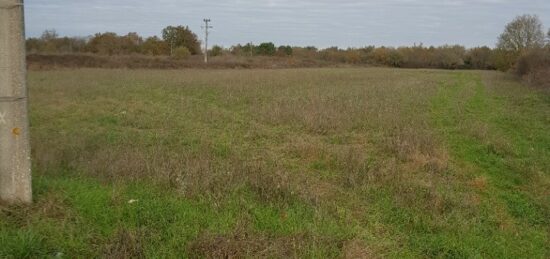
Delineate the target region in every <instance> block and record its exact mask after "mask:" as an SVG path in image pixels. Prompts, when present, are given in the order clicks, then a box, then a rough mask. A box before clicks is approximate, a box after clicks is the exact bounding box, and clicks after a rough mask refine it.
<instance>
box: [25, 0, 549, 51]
mask: <svg viewBox="0 0 550 259" xmlns="http://www.w3.org/2000/svg"><path fill="white" fill-rule="evenodd" d="M25 3H26V22H27V35H28V36H29V37H35V36H39V35H40V34H41V33H42V31H43V30H45V29H56V30H57V32H58V33H59V34H60V35H62V36H86V35H91V34H94V33H96V32H106V31H111V32H116V33H119V34H126V33H128V32H138V33H139V34H141V35H143V36H152V35H160V31H161V30H162V28H164V27H165V26H166V25H179V24H182V25H188V26H189V27H190V28H191V30H193V31H194V32H195V33H197V34H198V35H199V37H200V38H201V39H202V32H201V22H202V19H203V18H205V17H208V18H211V19H212V25H213V26H214V29H213V30H212V34H211V38H210V42H212V44H219V45H224V46H230V45H233V44H236V43H246V42H254V43H260V42H266V41H272V42H274V43H276V44H277V45H283V44H284V45H287V44H288V45H296V46H306V45H314V46H317V47H330V46H339V47H360V46H365V45H386V46H402V45H412V44H414V43H420V42H422V43H424V44H425V45H442V44H447V43H449V44H462V45H466V46H468V47H472V46H481V45H488V46H494V45H495V42H496V38H497V37H498V35H499V34H500V33H501V32H502V30H503V27H504V25H505V24H506V23H507V22H509V21H511V20H512V19H513V18H514V17H515V16H517V15H520V14H524V13H529V14H537V15H539V17H540V18H541V20H542V21H543V22H544V24H545V25H546V26H550V0H385V1H382V0H363V1H351V0H339V1H336V0H334V1H333V0H210V1H207V0H200V1H199V0H26V1H25ZM546 28H548V27H546Z"/></svg>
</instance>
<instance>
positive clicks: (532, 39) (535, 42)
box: [498, 14, 544, 52]
mask: <svg viewBox="0 0 550 259" xmlns="http://www.w3.org/2000/svg"><path fill="white" fill-rule="evenodd" d="M542 46H544V31H543V30H542V22H541V21H540V19H539V17H538V16H537V15H529V14H525V15H522V16H518V17H516V18H515V19H514V20H513V21H512V22H511V23H509V24H507V25H506V28H505V29H504V32H503V33H502V34H501V35H500V37H499V38H498V48H500V49H504V50H508V51H514V52H522V51H523V50H526V49H532V48H537V47H542Z"/></svg>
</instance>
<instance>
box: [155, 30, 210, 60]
mask: <svg viewBox="0 0 550 259" xmlns="http://www.w3.org/2000/svg"><path fill="white" fill-rule="evenodd" d="M162 39H164V41H166V42H167V43H168V45H169V46H170V49H171V53H172V54H173V51H174V50H175V49H176V48H178V47H186V48H187V49H188V50H189V51H190V52H191V54H192V55H197V54H201V53H202V51H201V44H200V41H199V40H198V37H197V35H196V34H195V33H193V32H192V31H191V30H190V29H189V27H187V26H168V27H166V28H164V29H163V30H162Z"/></svg>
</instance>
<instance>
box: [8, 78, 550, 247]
mask: <svg viewBox="0 0 550 259" xmlns="http://www.w3.org/2000/svg"><path fill="white" fill-rule="evenodd" d="M29 88H30V97H31V133H32V148H33V167H34V170H33V191H34V203H33V204H32V205H30V206H8V205H0V244H2V245H1V246H0V257H1V258H4V257H7V258H32V257H56V256H61V257H67V258H73V257H108V258H121V257H122V258H124V257H126V258H128V257H151V258H181V257H194V258H196V257H199V258H202V257H214V258H218V257H277V258H281V257H285V258H286V257H299V258H304V257H305V258H338V257H346V258H360V257H392V258H402V257H412V258H416V257H436V258H471V257H474V258H525V257H527V258H548V257H550V193H549V191H548V190H550V170H549V168H550V134H548V133H549V132H550V93H548V92H547V91H542V90H536V89H532V88H529V87H527V86H524V85H522V84H521V83H519V82H517V81H516V80H515V79H513V78H511V77H509V76H508V75H506V74H502V73H497V72H481V71H461V72H458V71H456V72H455V71H438V70H396V69H380V68H369V69H295V70H185V71H153V70H92V69H85V70H57V71H44V72H31V73H29Z"/></svg>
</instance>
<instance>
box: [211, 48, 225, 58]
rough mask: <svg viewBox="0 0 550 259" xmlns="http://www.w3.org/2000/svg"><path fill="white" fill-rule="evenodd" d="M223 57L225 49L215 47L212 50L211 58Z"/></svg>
mask: <svg viewBox="0 0 550 259" xmlns="http://www.w3.org/2000/svg"><path fill="white" fill-rule="evenodd" d="M221 55H223V48H222V47H220V46H218V45H214V46H213V47H212V49H211V50H210V56H212V57H217V56H221Z"/></svg>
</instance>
